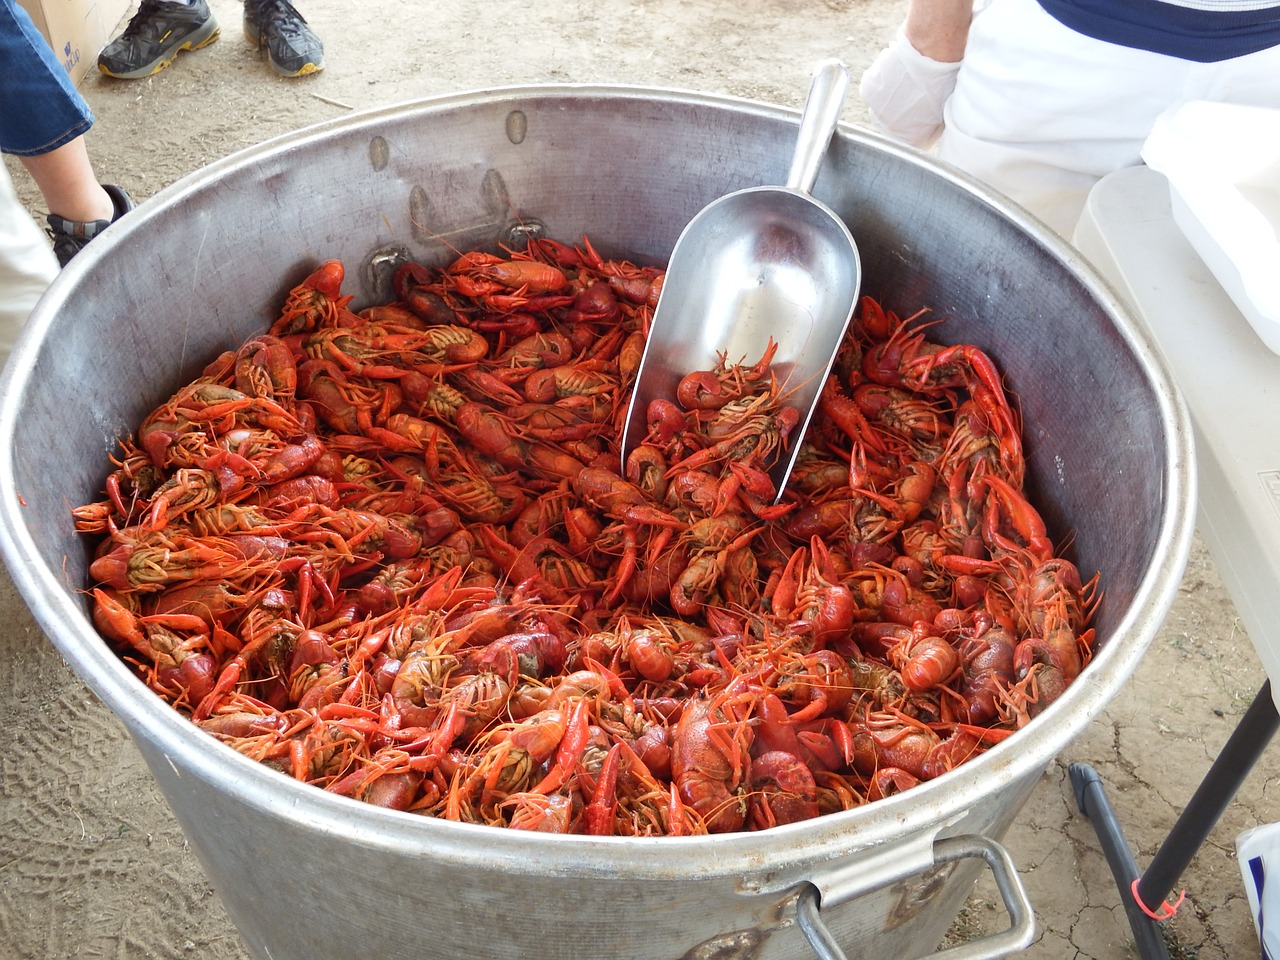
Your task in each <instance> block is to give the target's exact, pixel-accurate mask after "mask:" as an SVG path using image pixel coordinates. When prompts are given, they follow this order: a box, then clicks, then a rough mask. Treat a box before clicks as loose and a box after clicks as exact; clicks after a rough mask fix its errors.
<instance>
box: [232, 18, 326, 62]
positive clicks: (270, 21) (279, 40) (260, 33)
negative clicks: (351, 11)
mask: <svg viewBox="0 0 1280 960" xmlns="http://www.w3.org/2000/svg"><path fill="white" fill-rule="evenodd" d="M244 35H245V37H247V38H248V40H249V42H250V43H252V44H254V45H255V46H256V47H257V48H258V49H259V50H265V51H266V52H267V59H269V60H270V61H271V68H272V69H273V70H275V72H276V73H278V74H280V76H282V77H302V76H306V75H307V74H308V73H315V72H316V71H317V70H323V69H324V44H323V43H321V42H320V38H319V37H317V36H316V35H315V34H314V33H312V32H311V28H310V27H308V26H307V21H305V20H303V19H302V14H300V13H298V11H297V10H295V9H294V8H293V4H291V3H289V2H288V0H244Z"/></svg>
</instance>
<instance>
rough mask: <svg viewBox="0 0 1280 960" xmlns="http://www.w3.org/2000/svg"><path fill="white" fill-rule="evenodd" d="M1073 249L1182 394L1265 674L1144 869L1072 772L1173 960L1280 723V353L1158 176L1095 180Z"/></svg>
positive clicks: (1130, 891) (1202, 523) (1124, 174)
mask: <svg viewBox="0 0 1280 960" xmlns="http://www.w3.org/2000/svg"><path fill="white" fill-rule="evenodd" d="M1075 243H1076V246H1077V247H1078V248H1079V250H1080V252H1081V253H1082V254H1084V255H1085V256H1086V257H1087V258H1088V259H1089V260H1090V261H1091V262H1092V263H1093V265H1094V266H1095V267H1096V268H1097V269H1098V271H1099V272H1100V273H1101V274H1102V275H1103V276H1104V277H1105V278H1106V279H1107V280H1108V281H1109V282H1110V283H1111V284H1112V286H1113V287H1114V288H1115V290H1116V292H1117V293H1118V294H1119V296H1120V297H1121V298H1122V299H1124V300H1126V301H1127V302H1128V304H1129V305H1130V307H1132V309H1133V312H1134V314H1135V316H1136V318H1137V320H1138V321H1139V322H1141V323H1143V324H1145V326H1146V327H1147V329H1148V331H1149V332H1150V333H1151V335H1152V339H1153V340H1154V341H1155V342H1156V344H1157V346H1158V347H1159V349H1160V350H1161V352H1162V353H1163V354H1164V356H1165V359H1166V361H1167V362H1168V364H1169V368H1170V371H1171V373H1172V375H1173V379H1174V381H1175V382H1176V383H1177V384H1178V387H1179V388H1180V390H1181V391H1182V394H1183V397H1184V398H1185V400H1186V403H1187V407H1188V410H1189V411H1190V414H1191V421H1192V425H1193V429H1194V432H1195V447H1196V465H1197V483H1198V500H1197V505H1198V513H1197V526H1198V528H1199V530H1200V534H1201V536H1202V537H1204V539H1205V542H1206V544H1207V545H1208V547H1209V551H1210V553H1211V554H1212V556H1213V558H1214V560H1215V562H1216V563H1217V565H1218V569H1219V571H1220V573H1221V575H1222V579H1223V583H1224V585H1225V586H1226V588H1227V591H1228V592H1229V593H1230V595H1231V598H1232V600H1233V601H1234V602H1235V604H1236V608H1237V610H1238V611H1239V614H1240V618H1241V620H1242V621H1243V623H1244V626H1245V629H1246V630H1247V631H1248V634H1249V639H1250V640H1251V641H1252V643H1253V645H1254V647H1255V649H1256V650H1257V652H1258V656H1259V658H1260V659H1261V661H1262V664H1263V667H1264V669H1265V671H1266V674H1267V680H1266V682H1265V683H1264V684H1263V685H1262V688H1261V689H1260V690H1259V692H1258V695H1257V696H1256V697H1255V698H1254V701H1253V703H1252V704H1251V705H1250V707H1249V709H1248V710H1247V711H1246V713H1245V715H1244V717H1243V718H1242V719H1241V721H1240V723H1239V725H1238V726H1237V727H1236V729H1235V730H1234V731H1233V732H1232V734H1231V736H1230V738H1229V739H1228V741H1227V743H1226V745H1225V746H1224V747H1223V749H1222V752H1221V753H1220V754H1219V755H1218V757H1217V759H1216V760H1215V761H1214V762H1213V764H1212V765H1211V766H1210V768H1209V771H1208V773H1207V774H1206V775H1205V778H1204V780H1203V781H1202V782H1201V784H1200V786H1199V787H1198V788H1197V790H1196V791H1195V793H1194V794H1193V796H1192V798H1191V799H1190V800H1189V801H1188V803H1187V806H1186V807H1185V808H1184V809H1183V812H1182V814H1181V815H1180V816H1179V818H1178V821H1177V823H1176V824H1175V825H1174V827H1173V829H1172V830H1171V832H1170V833H1169V836H1168V837H1167V838H1166V839H1165V841H1164V842H1163V843H1162V844H1161V846H1160V849H1159V850H1158V851H1157V852H1156V855H1155V856H1154V857H1153V858H1152V861H1151V863H1150V865H1149V866H1148V867H1147V870H1146V871H1145V872H1144V873H1141V874H1140V873H1139V871H1138V869H1137V865H1136V864H1135V863H1134V860H1133V856H1132V854H1131V853H1130V850H1129V847H1128V844H1127V843H1126V842H1125V840H1124V835H1123V831H1122V829H1121V827H1120V824H1119V823H1118V821H1117V818H1116V815H1115V812H1114V810H1113V809H1112V807H1111V805H1110V803H1109V801H1108V800H1107V797H1106V792H1105V789H1104V786H1103V783H1102V780H1101V778H1100V777H1099V776H1098V774H1097V772H1096V771H1095V770H1094V769H1093V768H1092V767H1090V766H1088V765H1087V764H1082V763H1077V764H1072V765H1071V767H1070V771H1069V772H1070V777H1071V782H1072V786H1073V788H1074V791H1075V796H1076V802H1077V805H1078V806H1079V809H1080V811H1081V812H1082V813H1083V814H1084V815H1085V816H1087V817H1088V818H1089V819H1090V821H1091V822H1092V823H1093V826H1094V829H1095V831H1096V833H1097V835H1098V839H1099V842H1100V844H1101V845H1102V847H1103V850H1104V852H1105V853H1106V856H1107V862H1108V864H1109V866H1110V868H1111V872H1112V874H1113V875H1114V876H1115V879H1116V882H1117V886H1118V887H1119V888H1120V896H1121V900H1122V902H1123V903H1124V906H1125V911H1126V914H1127V916H1128V918H1129V925H1130V927H1131V928H1132V930H1133V934H1134V940H1135V944H1136V946H1137V948H1138V951H1139V953H1140V955H1141V956H1142V957H1143V960H1168V957H1169V953H1168V950H1167V948H1166V947H1165V945H1164V940H1163V938H1162V937H1161V935H1160V928H1159V924H1158V919H1159V918H1163V916H1164V914H1163V912H1162V911H1163V910H1164V903H1165V898H1166V897H1167V896H1168V895H1169V893H1170V891H1172V890H1173V888H1174V885H1175V884H1176V883H1177V881H1178V878H1179V876H1181V874H1182V872H1183V871H1184V870H1185V869H1186V867H1187V865H1188V864H1189V863H1190V862H1191V859H1192V858H1193V857H1194V856H1195V854H1196V851H1197V850H1198V849H1199V848H1200V846H1201V844H1203V843H1204V841H1205V839H1206V838H1207V837H1208V835H1209V833H1210V832H1211V831H1212V829H1213V827H1214V825H1215V824H1216V823H1217V822H1218V820H1219V818H1220V817H1221V815H1222V813H1223V811H1224V810H1225V809H1226V808H1227V806H1228V805H1229V804H1230V803H1231V801H1232V799H1233V798H1234V797H1235V794H1236V792H1237V791H1238V790H1239V788H1240V785H1241V784H1242V783H1243V782H1244V779H1245V777H1247V776H1248V774H1249V771H1250V770H1251V769H1252V767H1253V765H1254V763H1256V761H1257V760H1258V758H1259V757H1260V756H1261V755H1262V753H1263V751H1264V750H1265V749H1266V746H1267V744H1268V742H1269V741H1270V740H1271V738H1272V737H1273V736H1274V734H1275V732H1276V729H1277V727H1278V726H1280V716H1278V715H1277V711H1276V700H1275V698H1274V695H1273V691H1272V683H1271V681H1272V680H1273V679H1276V678H1277V677H1280V417H1277V415H1276V412H1277V409H1280V356H1278V355H1276V354H1275V353H1272V352H1271V351H1270V350H1268V349H1267V348H1266V346H1264V345H1263V343H1262V341H1261V340H1260V339H1259V338H1258V336H1257V334H1256V333H1255V332H1254V331H1253V328H1252V327H1250V326H1249V324H1248V321H1246V320H1245V318H1244V317H1243V316H1242V315H1241V313H1240V311H1239V310H1238V309H1237V308H1236V306H1235V304H1234V303H1233V302H1232V301H1231V298H1230V297H1228V296H1227V294H1226V293H1225V292H1224V291H1223V289H1222V287H1221V285H1219V283H1218V281H1217V280H1216V279H1214V276H1213V274H1212V273H1210V272H1209V269H1208V268H1207V267H1206V266H1205V265H1204V263H1203V261H1202V260H1201V259H1200V257H1199V256H1198V255H1197V254H1196V252H1195V250H1193V249H1192V247H1191V246H1190V244H1189V243H1188V242H1187V240H1186V238H1185V237H1184V236H1183V234H1182V231H1181V230H1180V228H1179V227H1178V225H1177V224H1176V223H1175V222H1174V220H1173V217H1172V213H1171V210H1170V201H1169V185H1168V181H1167V180H1166V179H1165V178H1164V177H1163V176H1162V175H1161V174H1158V173H1156V172H1155V171H1153V170H1150V169H1148V168H1147V167H1142V166H1139V167H1130V168H1126V169H1124V170H1120V171H1117V172H1116V173H1113V174H1110V175H1109V176H1107V177H1104V178H1103V179H1102V180H1101V181H1099V182H1098V184H1097V185H1096V186H1095V187H1094V189H1093V191H1092V192H1091V193H1090V195H1089V199H1088V203H1087V205H1086V208H1085V211H1084V215H1083V216H1082V218H1081V221H1080V224H1079V226H1077V228H1076V235H1075ZM1277 269H1280V264H1277ZM1277 687H1280V684H1277Z"/></svg>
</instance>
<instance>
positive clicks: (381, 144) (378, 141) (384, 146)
mask: <svg viewBox="0 0 1280 960" xmlns="http://www.w3.org/2000/svg"><path fill="white" fill-rule="evenodd" d="M390 159H391V145H390V144H388V143H387V140H386V138H385V137H374V138H373V139H372V140H370V141H369V164H370V165H371V166H372V167H373V169H375V170H382V169H384V168H385V167H386V165H387V161H388V160H390Z"/></svg>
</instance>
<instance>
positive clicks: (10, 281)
mask: <svg viewBox="0 0 1280 960" xmlns="http://www.w3.org/2000/svg"><path fill="white" fill-rule="evenodd" d="M57 275H58V258H57V257H55V256H54V255H53V248H52V247H51V246H50V245H49V240H48V238H47V237H45V235H44V233H43V232H41V230H40V228H39V227H38V226H36V222H35V221H34V220H32V219H31V214H30V213H28V212H27V208H26V207H24V206H23V205H22V203H21V202H20V201H19V200H18V197H17V194H15V193H14V192H13V182H12V181H11V180H10V179H9V171H8V169H7V168H6V167H5V165H4V164H3V163H0V365H3V364H4V361H5V360H7V359H8V357H9V351H10V350H12V349H13V345H14V343H15V342H16V341H17V339H18V334H19V333H20V332H21V331H22V325H23V324H24V323H26V320H27V316H28V314H30V313H31V310H32V308H33V307H34V306H35V305H36V301H37V300H39V299H40V297H41V295H42V294H43V293H44V291H45V289H46V288H47V287H48V286H49V284H50V283H52V282H53V278H54V277H56V276H57Z"/></svg>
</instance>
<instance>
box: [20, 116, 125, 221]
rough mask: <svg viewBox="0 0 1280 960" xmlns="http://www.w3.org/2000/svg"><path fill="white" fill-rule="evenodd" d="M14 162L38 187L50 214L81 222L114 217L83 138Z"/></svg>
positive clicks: (77, 138) (113, 208)
mask: <svg viewBox="0 0 1280 960" xmlns="http://www.w3.org/2000/svg"><path fill="white" fill-rule="evenodd" d="M18 159H19V160H20V161H21V162H22V165H23V166H24V167H26V168H27V172H28V173H29V174H31V179H33V180H35V182H36V186H37V187H39V188H40V193H41V194H43V195H44V200H45V203H46V204H48V206H49V212H50V213H52V214H55V215H57V216H59V217H65V218H66V219H67V220H79V221H82V222H85V223H91V222H93V221H94V220H111V219H112V218H113V217H114V216H115V205H114V204H113V203H112V202H111V197H109V196H108V195H107V192H106V191H105V190H103V189H102V187H101V186H100V185H99V184H98V178H97V177H96V176H94V173H93V165H92V164H91V163H90V162H89V151H88V149H87V148H86V147H85V144H84V137H82V136H81V137H76V138H75V139H74V140H72V141H71V142H70V143H65V144H63V145H62V146H60V147H58V148H57V149H56V150H51V151H49V152H48V153H42V154H39V155H38V156H33V157H19V158H18Z"/></svg>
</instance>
